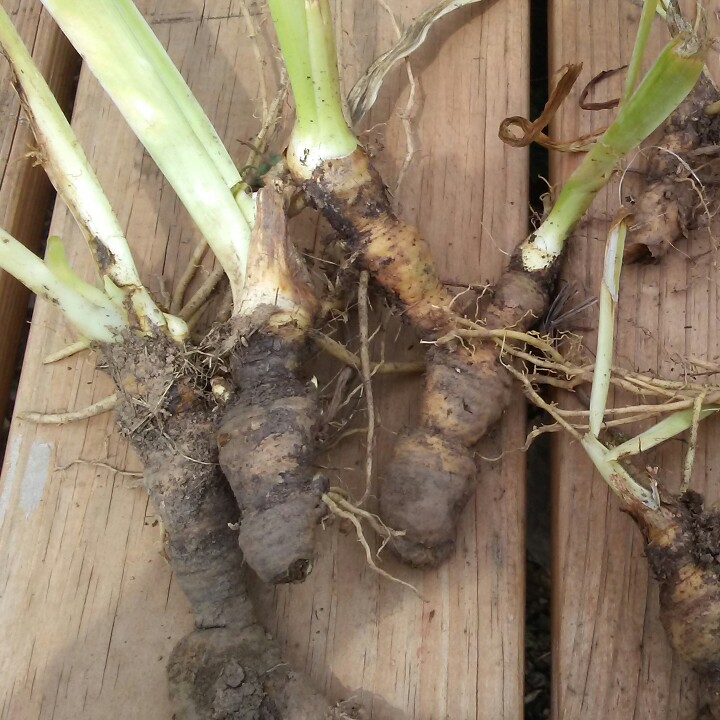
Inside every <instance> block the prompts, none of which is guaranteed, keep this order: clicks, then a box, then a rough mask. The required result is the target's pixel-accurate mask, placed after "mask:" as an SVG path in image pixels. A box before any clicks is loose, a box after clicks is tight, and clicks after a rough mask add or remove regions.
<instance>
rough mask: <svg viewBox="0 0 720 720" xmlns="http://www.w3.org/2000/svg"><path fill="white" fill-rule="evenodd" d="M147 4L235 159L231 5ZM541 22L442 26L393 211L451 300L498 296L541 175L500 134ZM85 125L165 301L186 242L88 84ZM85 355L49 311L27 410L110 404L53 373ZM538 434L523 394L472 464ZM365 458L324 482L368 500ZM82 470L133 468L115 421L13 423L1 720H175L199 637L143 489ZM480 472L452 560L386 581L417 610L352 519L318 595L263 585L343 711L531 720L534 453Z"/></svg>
mask: <svg viewBox="0 0 720 720" xmlns="http://www.w3.org/2000/svg"><path fill="white" fill-rule="evenodd" d="M338 5H340V3H338ZM425 5H426V3H425V2H424V0H422V1H421V0H413V1H412V2H407V3H404V4H403V5H402V7H401V8H400V7H398V8H395V9H396V12H398V14H399V15H400V19H401V20H402V21H408V20H409V19H411V18H412V17H414V16H415V15H416V14H417V13H418V12H419V11H420V10H421V9H423V8H424V6H425ZM141 6H142V9H143V10H144V11H147V15H148V17H149V18H150V20H151V22H152V24H153V25H154V27H155V29H156V31H157V32H158V34H159V36H160V37H161V39H162V41H163V42H164V43H165V44H166V45H168V46H169V48H170V52H171V54H172V56H173V58H174V59H175V60H176V62H178V64H179V66H180V68H181V69H182V71H183V73H184V74H185V76H186V77H187V78H188V79H189V82H190V84H191V87H192V88H193V90H194V91H195V92H197V94H198V95H199V98H200V100H201V102H202V103H203V105H204V107H205V108H206V109H207V111H208V112H209V114H210V116H211V117H212V118H213V120H214V122H215V123H216V125H217V127H218V130H219V132H220V134H221V136H222V137H223V138H224V139H225V141H226V143H227V144H228V147H229V149H230V151H231V152H232V153H233V154H234V156H235V157H237V158H238V161H241V160H242V159H243V158H244V155H245V151H244V150H243V148H242V147H241V145H240V144H239V143H238V142H237V140H238V139H243V140H244V139H250V138H251V137H252V135H253V133H254V132H255V131H256V129H257V121H256V120H254V119H252V118H251V112H252V110H251V109H252V103H253V102H254V101H255V99H256V98H257V94H258V84H257V69H256V67H255V64H254V60H253V56H252V53H251V52H250V50H249V48H248V46H247V44H246V42H245V40H244V38H245V35H246V30H245V25H244V21H243V20H242V17H241V14H240V7H239V4H238V2H237V1H236V0H233V1H228V0H225V1H222V2H221V1H219V0H213V1H210V2H204V3H203V2H199V0H172V1H170V0H166V1H165V2H163V3H162V4H156V3H149V2H145V3H142V4H141ZM261 8H262V3H257V2H256V3H252V4H251V11H252V12H253V14H254V16H255V17H256V20H258V22H260V21H262V23H263V24H262V36H261V39H260V43H261V49H262V51H263V54H264V57H266V58H268V60H267V63H266V66H265V75H266V79H267V81H268V83H269V84H270V86H271V87H273V86H274V84H275V83H276V81H277V75H276V70H275V68H274V66H273V64H272V63H271V62H270V60H269V58H271V57H272V55H271V50H270V47H271V45H270V40H269V37H270V29H269V24H268V22H267V20H262V17H264V16H263V13H262V10H261ZM341 10H342V15H341V27H342V29H343V32H342V35H341V37H342V40H343V58H342V68H343V74H344V77H345V80H346V83H348V84H349V83H351V82H352V80H353V79H354V78H355V77H356V76H357V75H358V73H359V72H360V70H361V69H362V68H364V67H366V66H367V65H368V64H369V63H370V61H371V60H372V59H373V58H374V56H375V55H377V54H378V53H379V52H381V51H382V50H383V49H384V48H386V47H387V46H388V45H389V43H390V41H391V38H392V29H391V25H390V23H389V21H388V17H387V15H386V12H385V10H383V8H382V7H381V5H380V4H377V5H376V4H374V3H367V2H363V3H359V2H352V3H351V2H348V0H346V1H345V2H344V3H342V8H341ZM527 24H528V5H527V1H526V0H507V1H506V2H503V3H492V4H490V6H489V7H488V8H475V9H473V10H464V11H462V12H460V13H458V14H456V15H455V16H453V17H450V18H448V19H446V20H445V21H443V24H442V26H440V27H437V28H436V29H434V30H433V31H432V32H431V35H430V38H429V40H428V43H427V45H426V46H425V47H424V49H423V50H422V51H421V52H420V53H419V54H418V56H417V57H415V58H414V59H413V67H414V68H415V73H416V76H417V77H418V79H419V82H420V85H419V87H418V93H420V94H419V96H418V101H419V102H418V105H417V108H416V112H415V115H414V119H413V127H414V132H415V136H416V140H417V142H418V148H419V149H418V153H417V154H416V156H415V157H414V159H413V161H412V164H411V166H410V171H409V173H408V175H407V176H406V180H405V183H404V185H403V187H402V189H401V191H400V193H399V194H398V198H397V199H398V202H399V205H400V206H401V209H402V212H403V214H404V215H405V217H407V218H408V219H410V220H412V221H415V222H418V223H419V224H420V226H421V229H422V231H423V232H424V234H425V235H426V236H427V237H428V238H429V239H430V241H431V242H432V243H433V245H434V247H435V249H436V251H437V256H438V259H439V263H440V266H441V272H442V275H443V277H444V278H445V279H446V280H448V281H449V282H452V283H453V284H459V285H462V284H465V283H470V282H485V281H488V280H493V279H495V278H496V277H497V276H498V274H499V272H500V268H501V266H502V264H503V262H504V259H505V256H504V255H503V252H502V251H501V250H505V251H507V250H508V249H509V248H510V247H511V246H512V245H514V244H515V242H516V241H517V240H518V239H519V238H521V237H522V236H523V235H524V233H525V229H526V222H527V215H526V206H527V156H526V153H525V152H524V151H510V150H507V149H505V148H504V147H503V146H502V145H501V144H500V142H499V140H498V139H497V127H498V125H499V122H500V120H501V119H502V118H503V117H504V116H505V115H508V114H515V113H522V112H526V110H527V78H528V68H527V45H528V37H527ZM406 96H407V80H406V75H405V71H404V70H403V68H402V67H400V68H398V69H397V71H396V72H395V73H394V74H393V76H392V77H391V78H390V81H389V82H388V84H387V86H386V87H385V88H384V90H383V91H382V93H381V96H380V98H379V100H378V104H377V106H376V108H375V109H374V111H373V113H372V115H371V117H370V118H369V119H368V120H367V123H366V126H367V127H368V128H372V127H373V126H377V125H378V123H381V124H382V125H380V126H378V127H375V128H374V129H373V130H372V131H371V132H370V133H369V134H368V136H367V137H368V138H369V140H370V142H371V143H372V144H373V146H374V147H376V148H378V152H379V161H380V162H381V165H382V168H383V170H384V171H385V172H386V176H387V180H388V182H390V184H391V185H392V184H393V183H394V181H395V178H396V177H397V173H398V170H399V168H400V166H401V164H402V159H403V156H404V153H405V149H404V142H405V141H404V135H403V131H402V127H401V121H400V113H401V111H402V109H403V108H404V107H405V102H406ZM385 123H387V124H385ZM75 127H76V129H77V132H78V134H79V136H80V138H81V140H82V143H83V145H84V147H85V148H86V150H87V152H88V154H89V156H90V157H91V160H92V162H93V163H94V165H95V166H96V167H97V168H98V173H99V176H100V180H101V182H102V183H103V185H104V187H105V188H106V189H107V192H108V195H109V197H110V199H111V201H112V203H113V205H114V207H115V208H116V210H117V212H118V214H119V217H120V219H121V222H122V223H123V224H124V225H125V226H126V227H127V231H128V236H129V238H130V239H131V242H132V244H133V247H134V248H135V252H136V259H137V261H138V264H139V266H140V270H141V274H142V275H143V277H144V278H146V280H147V282H148V284H149V285H150V287H151V288H152V289H157V288H158V285H159V275H160V274H162V275H164V276H166V277H167V278H168V279H171V278H172V277H173V276H174V275H175V274H176V272H177V270H178V269H179V268H181V267H182V266H183V265H184V263H185V262H186V260H187V258H188V256H189V253H190V251H191V248H192V243H193V240H194V238H195V232H194V231H193V229H192V227H191V225H190V223H189V222H188V220H187V218H186V217H185V214H184V211H182V209H181V208H180V207H179V204H178V203H177V201H176V200H175V198H174V196H173V195H172V193H171V192H170V190H169V189H168V187H167V186H166V184H164V183H162V181H161V179H160V177H159V174H158V172H157V170H156V169H155V167H154V166H153V164H152V163H151V162H150V161H149V159H148V158H147V157H146V156H144V155H143V153H142V151H141V150H140V149H139V148H138V146H137V144H136V143H135V141H134V140H133V139H132V138H131V137H130V135H129V133H128V131H127V130H126V129H125V128H124V126H123V124H122V122H121V121H120V120H119V118H118V117H117V114H116V113H115V112H114V111H113V110H112V109H111V108H110V106H109V103H108V102H107V101H106V100H105V99H104V98H103V97H102V95H101V93H100V92H99V90H98V88H97V86H96V84H95V83H94V82H93V81H92V80H91V78H89V77H88V74H87V73H85V72H84V73H83V74H82V76H81V80H80V86H79V90H78V96H77V103H76V112H75ZM307 225H308V226H310V225H312V223H311V222H309V221H308V222H307ZM53 232H56V233H58V234H61V235H62V236H63V237H64V238H65V239H66V240H67V241H68V242H69V244H70V255H71V262H72V263H73V264H74V266H75V267H78V268H81V269H83V271H84V272H86V273H87V274H88V276H89V275H90V274H91V273H90V268H89V265H88V257H87V253H86V251H85V250H84V248H83V247H82V246H81V243H80V238H79V235H78V234H77V233H76V232H75V231H74V230H73V228H72V222H71V220H70V218H69V217H68V215H67V213H66V212H65V210H64V209H63V208H62V207H58V208H57V210H56V213H55V217H54V219H53ZM322 232H324V231H322V230H320V231H319V233H322ZM71 337H72V334H71V333H70V332H69V331H68V330H67V329H66V328H65V325H64V324H63V323H62V322H61V321H59V320H58V318H57V316H56V315H55V314H54V313H53V312H52V310H51V309H49V308H48V307H46V306H44V305H40V306H39V307H38V309H37V310H36V313H35V318H34V322H33V327H32V330H31V338H30V344H29V349H28V354H27V358H26V362H25V367H24V372H23V378H22V381H21V390H20V397H19V401H18V407H19V409H28V408H33V409H39V410H45V409H53V410H55V409H63V408H75V407H80V406H83V405H86V404H88V403H89V402H92V401H94V400H97V399H98V398H100V397H102V396H103V395H104V394H105V393H107V392H109V391H110V383H109V381H108V380H107V379H106V378H104V377H103V376H102V374H101V373H100V372H96V371H95V358H94V357H92V356H85V357H78V358H73V359H71V360H68V361H65V362H62V363H59V364H57V365H55V366H52V367H47V366H42V365H41V364H40V362H39V358H41V357H42V355H43V354H44V353H45V352H47V351H48V350H54V349H57V348H58V347H60V346H62V345H63V344H64V343H66V342H68V341H69V340H70V339H71ZM393 345H396V346H397V347H396V348H395V349H394V350H393ZM408 345H414V346H417V341H416V340H415V339H414V338H412V337H409V335H408V334H407V333H404V334H402V335H401V336H400V338H399V339H397V338H396V336H395V335H391V336H388V338H387V348H388V353H390V351H391V350H393V351H394V352H395V353H402V352H404V351H405V350H406V349H407V346H408ZM375 352H376V353H379V349H378V348H375ZM417 387H418V385H417V381H416V380H415V381H411V380H407V379H399V380H398V379H393V380H387V381H378V383H377V388H376V394H377V396H378V402H379V405H380V407H379V416H380V421H381V427H380V430H379V434H380V447H379V457H378V465H379V467H380V474H382V465H383V462H384V459H385V458H386V457H387V452H388V447H389V442H390V441H391V440H392V437H393V435H394V433H395V432H396V431H397V429H398V428H399V427H400V426H401V425H402V424H403V423H404V422H406V421H412V419H413V416H414V406H413V404H412V403H411V402H409V398H410V396H411V395H413V396H414V395H416V394H417ZM361 422H362V421H361ZM524 425H525V423H524V408H523V406H522V402H521V401H520V400H519V398H518V403H517V404H516V405H514V406H513V408H512V409H511V410H510V411H509V412H508V413H507V416H506V418H505V421H504V422H503V424H502V427H500V428H499V429H498V430H497V432H496V434H495V436H494V437H493V438H490V439H489V440H488V441H487V442H486V443H484V444H483V447H482V449H481V452H482V453H483V454H484V455H486V456H488V457H496V456H498V455H500V449H501V448H517V447H519V446H521V445H522V442H523V439H524ZM361 456H362V450H361V449H358V448H355V449H353V448H343V449H342V451H339V452H336V453H335V454H334V455H333V456H331V457H329V458H328V459H327V461H325V462H324V464H325V465H327V466H329V474H330V476H331V480H332V481H333V482H336V483H342V484H343V485H346V486H349V487H351V488H352V487H357V486H358V482H359V481H360V478H361V473H360V472H359V470H358V468H359V467H360V466H359V458H360V457H361ZM77 458H84V459H90V460H92V459H105V460H107V461H108V462H110V463H112V464H114V465H118V466H121V467H123V468H130V469H137V468H138V464H137V460H136V459H135V458H134V456H133V455H132V453H131V452H130V451H128V449H127V446H126V444H125V442H124V441H122V440H120V439H119V438H118V437H117V435H116V434H115V433H114V430H113V423H112V420H111V418H109V417H100V418H95V419H93V420H91V421H89V422H87V423H82V424H81V425H76V426H70V427H66V428H62V429H58V428H55V429H52V428H38V427H35V426H32V425H28V424H27V423H24V422H21V421H18V420H15V422H14V424H13V429H12V434H11V438H10V444H9V449H8V456H7V460H6V464H5V469H4V475H3V484H2V486H0V512H1V513H2V521H1V524H0V568H2V570H0V573H1V574H0V588H3V590H2V592H1V593H0V618H2V623H1V624H0V646H2V647H3V648H4V652H3V653H2V657H0V663H1V665H0V718H2V720H5V719H6V718H7V719H9V718H13V720H15V719H16V718H19V719H21V720H22V719H23V718H27V719H28V720H29V719H30V718H33V720H34V719H35V718H49V717H54V718H55V719H56V720H58V719H63V718H68V719H69V718H78V717H84V718H93V720H95V719H98V720H100V719H102V718H114V717H117V712H118V707H122V708H123V715H124V716H125V717H152V718H166V717H167V718H169V717H170V711H169V707H168V702H167V695H166V687H165V678H164V666H165V660H166V658H167V655H168V652H169V650H170V649H171V648H172V646H173V644H174V643H175V641H176V640H177V639H178V638H179V637H180V636H181V635H182V634H184V633H185V632H186V631H187V630H188V628H189V627H190V624H191V617H190V614H189V610H188V608H187V605H186V603H185V600H184V598H183V597H182V595H181V594H180V592H179V590H178V588H177V587H175V585H174V583H173V582H172V576H171V573H170V572H169V569H168V568H167V566H166V565H165V563H164V561H163V560H162V559H161V557H160V554H159V539H158V535H157V532H158V531H157V529H156V528H155V527H153V513H152V508H150V507H148V504H147V498H146V495H145V493H144V492H143V491H142V490H141V489H137V488H132V487H130V483H129V482H128V480H127V478H124V477H122V476H120V475H114V474H113V473H109V472H107V471H106V470H104V469H102V468H99V467H92V466H87V465H73V466H72V467H70V468H68V469H67V470H54V468H57V467H60V466H63V465H65V464H66V463H68V462H70V461H72V460H74V459H77ZM481 469H482V480H481V484H480V489H479V492H478V495H477V498H476V501H475V503H474V504H471V505H472V506H471V507H470V508H468V511H467V513H466V514H465V517H464V519H463V523H462V527H461V538H460V542H459V544H458V545H459V548H458V553H457V555H456V556H455V558H453V560H452V562H450V563H449V564H448V565H446V566H445V567H443V568H442V569H440V570H439V571H435V572H429V573H424V574H423V573H418V572H411V571H408V570H406V569H403V568H401V567H399V566H398V565H397V564H396V563H394V562H392V561H389V560H388V562H387V565H386V567H387V569H388V570H389V571H391V572H393V573H395V574H397V575H398V576H399V577H402V578H403V579H405V580H409V581H411V582H413V583H415V584H416V585H417V586H418V588H419V589H420V591H421V593H422V594H423V596H424V598H425V602H422V601H420V600H419V599H417V598H416V597H414V596H413V595H412V594H411V593H409V592H408V591H406V590H404V589H400V588H398V587H397V586H395V585H391V584H388V582H386V581H385V580H382V579H379V578H378V576H377V575H375V574H374V573H372V572H371V571H370V570H369V568H368V567H367V565H366V563H365V560H364V555H363V553H362V550H361V548H360V546H359V545H358V544H357V542H356V541H355V539H354V536H352V534H350V533H348V531H347V529H346V528H340V527H338V525H337V524H330V525H329V526H328V527H327V529H326V530H325V531H324V532H321V533H320V557H319V559H318V562H317V564H316V566H315V569H314V571H313V574H312V576H311V578H310V579H309V581H308V582H306V583H305V584H304V585H302V586H297V587H291V588H280V589H277V590H274V591H273V590H268V589H265V588H256V595H257V596H258V598H259V599H260V601H261V602H260V608H261V612H262V614H263V617H264V619H265V621H266V623H267V625H268V627H269V628H270V629H271V630H272V632H273V633H274V634H276V636H277V637H278V638H279V640H280V642H281V644H282V645H283V647H284V649H285V651H286V654H287V657H288V659H289V660H290V661H292V662H293V663H294V664H295V665H296V666H297V667H298V668H301V669H305V670H306V671H308V672H309V673H310V674H311V676H312V677H313V678H314V680H315V681H316V682H317V683H318V684H319V685H320V686H321V687H323V688H325V689H326V691H327V692H328V694H329V695H330V696H331V697H332V698H340V697H344V696H347V695H349V694H353V693H358V694H360V696H361V698H362V699H363V701H364V702H365V703H366V704H367V705H368V707H370V708H371V709H372V717H373V718H375V719H376V720H389V719H390V718H392V719H394V720H397V719H399V718H440V717H451V718H470V717H484V718H493V720H495V719H499V718H506V719H508V720H517V719H518V718H520V717H521V715H522V711H523V702H522V668H523V607H524V540H523V523H524V457H523V455H522V454H521V453H509V454H507V455H506V456H505V457H504V458H503V459H502V461H499V462H489V461H488V462H483V463H482V468H481Z"/></svg>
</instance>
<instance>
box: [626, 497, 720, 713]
mask: <svg viewBox="0 0 720 720" xmlns="http://www.w3.org/2000/svg"><path fill="white" fill-rule="evenodd" d="M628 511H629V512H630V514H631V515H632V516H633V518H634V519H635V521H636V522H637V524H638V526H639V527H640V529H641V530H642V532H643V535H644V536H645V540H646V542H647V548H646V555H647V559H648V564H649V565H650V569H651V571H652V573H653V575H654V577H655V578H656V579H657V581H658V583H659V585H660V618H661V620H662V623H663V626H664V628H665V631H666V632H667V636H668V639H669V641H670V644H671V646H672V648H673V649H674V650H675V652H676V653H677V654H678V655H679V656H680V657H681V658H682V659H683V660H684V661H685V662H687V663H688V665H690V667H692V668H693V670H695V671H696V672H697V674H698V676H699V679H700V684H701V690H702V693H701V695H702V698H701V699H702V702H703V709H702V713H701V716H700V717H703V718H712V719H713V720H718V718H720V509H718V508H717V507H712V508H708V509H706V508H704V507H703V500H702V497H701V496H700V495H698V494H697V493H695V492H692V491H688V492H686V493H685V494H684V495H682V496H681V497H679V498H678V497H673V496H669V495H668V496H666V495H665V494H663V501H662V505H661V507H660V508H659V509H658V510H656V511H653V510H649V509H647V508H644V507H640V506H639V503H638V505H637V506H633V507H629V508H628Z"/></svg>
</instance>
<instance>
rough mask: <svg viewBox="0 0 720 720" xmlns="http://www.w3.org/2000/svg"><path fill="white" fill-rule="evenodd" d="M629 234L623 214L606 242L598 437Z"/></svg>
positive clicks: (595, 413)
mask: <svg viewBox="0 0 720 720" xmlns="http://www.w3.org/2000/svg"><path fill="white" fill-rule="evenodd" d="M626 234H627V221H626V218H625V217H622V218H621V219H620V220H619V221H617V222H615V223H614V224H613V226H612V227H611V228H610V232H609V233H608V239H607V244H606V246H605V268H604V271H603V279H602V284H601V286H600V315H599V319H598V340H597V352H596V355H595V370H594V371H593V382H592V391H591V395H590V420H589V422H590V434H591V435H594V436H595V437H598V435H599V434H600V428H601V427H602V422H603V417H604V415H605V407H606V405H607V396H608V391H609V389H610V378H611V376H612V363H613V342H614V338H615V308H616V307H617V302H618V295H619V293H620V272H621V270H622V259H623V250H624V248H625V235H626Z"/></svg>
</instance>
